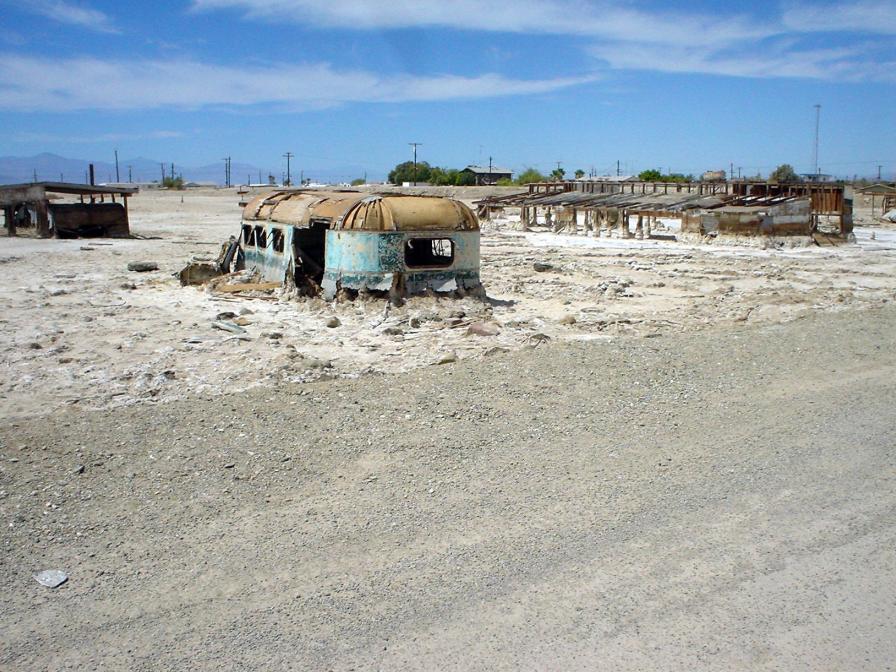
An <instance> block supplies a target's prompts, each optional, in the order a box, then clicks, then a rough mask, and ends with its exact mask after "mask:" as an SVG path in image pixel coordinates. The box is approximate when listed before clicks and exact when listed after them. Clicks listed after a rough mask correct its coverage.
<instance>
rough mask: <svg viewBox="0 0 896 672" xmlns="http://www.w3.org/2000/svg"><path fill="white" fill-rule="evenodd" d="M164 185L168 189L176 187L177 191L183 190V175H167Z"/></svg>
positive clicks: (163, 181)
mask: <svg viewBox="0 0 896 672" xmlns="http://www.w3.org/2000/svg"><path fill="white" fill-rule="evenodd" d="M162 186H163V187H165V188H166V189H176V190H177V191H181V190H182V189H183V188H184V178H183V175H178V176H177V177H166V178H165V179H164V180H162Z"/></svg>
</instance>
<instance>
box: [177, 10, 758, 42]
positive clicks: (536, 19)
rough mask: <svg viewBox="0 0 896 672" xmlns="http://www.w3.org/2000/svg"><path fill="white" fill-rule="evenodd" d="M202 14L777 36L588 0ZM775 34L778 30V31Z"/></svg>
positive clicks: (646, 36)
mask: <svg viewBox="0 0 896 672" xmlns="http://www.w3.org/2000/svg"><path fill="white" fill-rule="evenodd" d="M193 8H194V9H196V10H200V11H202V10H220V9H236V10H240V11H242V12H244V13H245V14H246V15H247V16H250V17H255V18H260V19H269V20H275V21H284V20H286V21H294V22H296V23H300V24H302V25H314V26H319V27H324V28H341V29H347V30H352V29H356V30H385V29H392V28H425V27H443V28H453V29H457V30H474V31H491V32H508V33H530V34H557V35H578V36H584V37H594V38H605V39H615V40H619V39H626V40H628V39H635V38H637V39H640V40H643V41H647V42H651V43H657V44H674V43H676V42H680V41H682V40H687V41H689V42H694V41H696V42H698V43H701V44H724V43H726V42H728V41H730V40H732V39H745V38H758V37H762V36H764V35H768V34H770V29H769V28H768V27H766V26H762V25H760V24H759V23H757V22H756V21H754V20H752V19H750V17H747V16H736V15H734V16H732V15H728V16H724V17H720V16H717V15H713V14H711V13H707V12H699V13H698V12H692V13H688V12H681V11H669V10H660V11H646V10H640V9H637V8H635V7H633V6H632V3H623V2H618V1H603V2H593V1H590V2H589V1H586V0H515V1H514V2H513V3H510V4H508V3H502V2H482V0H452V1H451V2H446V1H445V0H391V1H390V2H387V3H386V2H384V3H380V2H377V3H372V2H369V0H193ZM772 32H773V31H772Z"/></svg>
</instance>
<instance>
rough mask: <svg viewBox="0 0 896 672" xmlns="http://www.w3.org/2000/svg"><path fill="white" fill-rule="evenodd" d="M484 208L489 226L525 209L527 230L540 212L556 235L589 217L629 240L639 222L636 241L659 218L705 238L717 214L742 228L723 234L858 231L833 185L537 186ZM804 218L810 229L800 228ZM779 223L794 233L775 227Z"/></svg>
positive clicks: (595, 226) (597, 227) (842, 193)
mask: <svg viewBox="0 0 896 672" xmlns="http://www.w3.org/2000/svg"><path fill="white" fill-rule="evenodd" d="M798 203H804V204H805V207H802V206H800V205H798ZM477 206H478V208H479V216H480V218H482V219H486V220H489V219H491V218H492V217H493V216H494V215H495V214H496V213H498V212H499V211H502V210H503V209H504V208H508V207H509V208H519V210H520V222H521V226H522V228H523V230H526V229H528V228H529V227H530V226H532V225H534V224H535V223H536V222H537V221H538V220H537V218H538V215H539V213H541V214H542V216H543V221H544V222H545V224H546V225H547V226H549V227H552V228H553V229H554V230H555V231H562V230H564V229H572V228H573V227H576V226H577V225H578V222H579V218H578V213H579V212H582V213H583V217H584V226H585V230H586V231H614V230H617V229H618V232H619V235H620V236H621V237H623V238H625V237H629V236H630V235H631V234H632V232H631V231H630V224H629V222H630V219H631V218H636V220H637V223H636V228H635V231H634V235H635V237H650V236H651V235H652V231H653V228H655V223H656V220H657V219H659V218H677V219H681V220H682V231H683V232H690V233H700V234H703V235H705V234H707V233H709V231H707V230H704V229H702V228H701V227H702V222H703V221H708V220H706V218H702V217H699V216H695V215H697V214H698V213H706V212H713V211H714V212H715V213H716V214H717V215H719V217H717V218H716V219H719V220H723V219H724V220H726V221H733V219H732V217H731V216H729V217H723V216H722V215H723V213H724V214H727V215H732V216H733V215H734V214H736V215H737V217H736V219H737V221H739V222H742V224H741V225H737V226H733V227H728V228H725V229H724V230H723V231H720V232H723V233H736V234H740V235H796V234H798V235H806V236H808V235H812V234H814V233H816V232H821V233H824V234H827V235H832V236H835V237H838V238H843V239H846V238H847V237H848V236H849V234H850V233H851V232H852V199H851V198H850V197H848V196H847V193H846V189H845V187H844V186H843V185H838V184H831V183H805V182H800V183H776V182H756V181H747V180H742V181H732V182H642V181H636V180H631V181H613V182H610V181H597V180H594V181H589V180H576V181H571V182H539V183H534V184H530V185H529V188H528V191H527V192H523V193H518V194H510V195H506V196H494V197H491V198H486V199H483V200H481V201H478V202H477ZM804 210H805V213H803V211H804ZM803 214H805V216H804V218H803V219H804V224H802V223H800V222H797V218H799V217H803ZM775 216H777V217H778V220H779V221H780V223H781V224H786V226H781V227H778V226H777V225H775V223H774V217H775ZM801 222H802V220H801ZM723 228H724V227H723ZM729 229H730V230H729ZM717 231H718V229H717Z"/></svg>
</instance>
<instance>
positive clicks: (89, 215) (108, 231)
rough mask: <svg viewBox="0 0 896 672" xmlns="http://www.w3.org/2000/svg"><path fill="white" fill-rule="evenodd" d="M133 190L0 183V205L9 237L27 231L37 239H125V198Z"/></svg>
mask: <svg viewBox="0 0 896 672" xmlns="http://www.w3.org/2000/svg"><path fill="white" fill-rule="evenodd" d="M137 191H138V189H137V187H110V186H94V185H90V184H71V183H68V182H34V183H31V184H8V185H0V208H2V210H3V214H4V226H5V227H6V233H7V235H9V236H15V235H18V234H19V233H20V232H23V230H30V231H33V232H34V234H35V235H37V236H38V237H40V238H52V237H56V238H127V237H128V236H129V235H130V223H129V221H128V197H129V196H133V195H134V194H135V193H137ZM74 197H77V201H75V199H74ZM116 197H117V198H116ZM63 199H67V200H66V202H62V201H63ZM72 201H74V202H72Z"/></svg>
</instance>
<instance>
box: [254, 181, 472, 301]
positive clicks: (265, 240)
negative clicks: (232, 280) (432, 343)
mask: <svg viewBox="0 0 896 672" xmlns="http://www.w3.org/2000/svg"><path fill="white" fill-rule="evenodd" d="M238 244H239V255H238V262H237V263H238V267H243V268H247V269H248V268H255V269H256V270H257V271H258V273H259V274H260V275H261V276H262V277H263V278H264V279H265V280H268V281H274V282H282V281H284V280H286V281H294V282H295V284H296V286H297V287H302V288H304V289H305V290H306V291H307V292H308V293H312V294H316V293H318V292H320V293H322V294H323V296H324V297H325V298H327V299H331V298H333V297H334V296H335V295H336V294H337V293H338V292H339V291H340V290H348V291H350V292H357V291H382V292H388V293H389V295H390V296H391V297H401V296H406V295H410V294H418V293H421V292H425V291H428V290H431V291H433V292H439V293H447V292H451V293H456V294H459V295H463V294H465V293H468V292H471V293H478V292H481V291H482V286H481V284H480V281H479V222H478V220H477V218H476V215H475V214H474V213H473V212H472V211H471V210H470V209H469V208H468V207H467V206H466V205H464V204H463V203H461V202H459V201H456V200H454V199H450V198H442V197H436V196H404V195H399V194H365V193H359V192H354V191H331V192H322V191H301V190H296V191H292V190H288V191H276V192H273V193H269V194H266V195H262V196H259V197H257V198H255V199H253V200H251V201H250V202H249V203H248V204H246V206H245V208H244V210H243V221H242V230H241V233H240V238H239V241H238Z"/></svg>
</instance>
